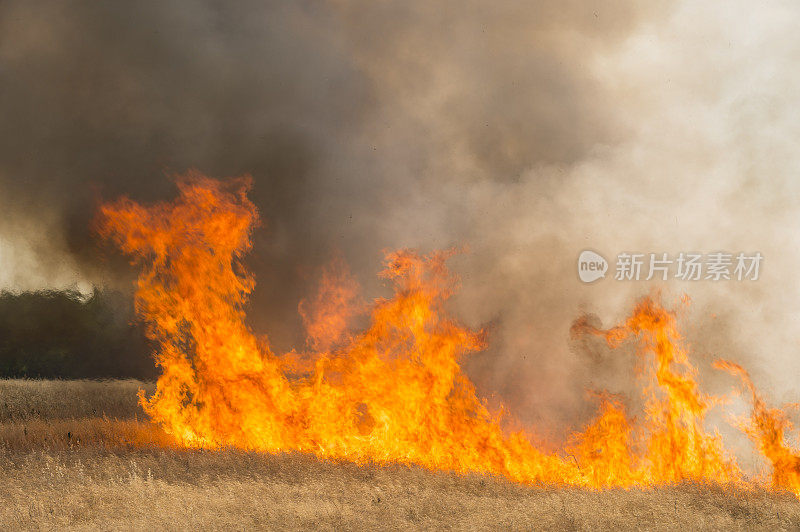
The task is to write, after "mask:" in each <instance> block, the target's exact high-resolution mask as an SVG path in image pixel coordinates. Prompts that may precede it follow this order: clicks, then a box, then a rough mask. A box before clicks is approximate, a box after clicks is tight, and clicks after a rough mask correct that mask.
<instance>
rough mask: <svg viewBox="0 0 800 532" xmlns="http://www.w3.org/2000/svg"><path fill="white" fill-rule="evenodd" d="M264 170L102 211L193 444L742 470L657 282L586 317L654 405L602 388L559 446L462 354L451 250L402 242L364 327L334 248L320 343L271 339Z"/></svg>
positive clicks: (161, 410)
mask: <svg viewBox="0 0 800 532" xmlns="http://www.w3.org/2000/svg"><path fill="white" fill-rule="evenodd" d="M250 185H251V184H250V181H249V180H248V179H236V180H231V181H228V182H219V181H215V180H212V179H209V178H206V177H204V176H202V175H199V174H197V173H190V174H189V175H187V176H184V177H183V178H181V179H179V181H178V189H179V193H180V194H179V197H178V198H177V199H176V200H174V201H173V202H167V203H159V204H156V205H153V206H150V207H145V206H141V205H139V204H137V203H135V202H133V201H131V200H129V199H126V198H123V199H120V200H117V201H115V202H113V203H110V204H106V205H103V206H101V208H100V213H99V215H98V223H97V228H98V231H99V233H100V234H101V235H102V236H103V237H105V238H108V239H111V240H112V241H113V242H115V243H116V245H118V246H119V248H120V249H121V250H122V251H123V252H124V253H126V254H128V255H130V256H131V257H132V259H133V261H134V262H135V263H137V264H139V265H140V266H141V268H142V273H141V274H140V276H139V279H138V287H137V292H136V308H137V312H138V313H139V315H140V316H141V317H142V318H143V319H144V320H145V322H146V323H147V324H148V334H149V335H150V336H151V337H152V338H153V339H155V340H157V341H158V343H159V346H160V348H159V351H158V352H157V353H156V360H157V363H158V365H159V366H160V368H161V371H162V374H161V377H160V378H159V379H158V383H157V390H156V392H155V394H154V395H153V396H151V397H149V398H147V397H144V396H143V395H141V397H140V401H141V402H142V405H143V407H144V408H145V410H146V411H147V413H148V414H149V415H150V416H151V418H152V420H153V421H154V422H156V423H158V424H160V425H161V426H162V427H163V428H164V429H165V431H166V432H167V433H169V434H170V435H172V437H174V438H175V439H176V441H177V442H178V443H179V444H181V445H185V446H188V447H202V448H208V449H216V448H223V447H237V448H242V449H250V450H257V451H264V452H279V451H300V452H308V453H313V454H315V455H317V456H320V457H328V458H338V459H347V460H352V461H355V462H366V461H371V462H377V463H388V462H401V463H413V464H419V465H421V466H424V467H427V468H431V469H442V470H451V471H457V472H469V471H472V472H480V473H488V474H495V475H503V476H505V477H507V478H509V479H512V480H514V481H519V482H525V483H547V484H560V485H571V486H580V487H587V488H594V489H599V488H604V487H612V486H621V487H630V486H637V485H641V486H647V485H654V484H658V483H669V482H676V481H681V480H693V481H713V482H739V481H742V479H743V474H742V472H741V471H740V469H739V467H738V466H737V464H736V462H735V460H734V459H733V458H732V457H731V456H729V455H728V453H727V452H726V451H725V449H724V448H723V445H722V441H721V439H720V437H719V435H717V434H715V433H709V432H707V431H706V430H705V428H704V416H705V413H706V411H707V410H708V408H709V405H711V404H713V402H714V401H713V398H710V397H706V396H705V395H703V394H702V393H701V392H700V391H699V390H698V385H697V382H696V381H695V373H696V371H695V369H694V367H693V366H692V365H691V364H690V362H689V359H688V355H687V351H686V349H685V347H684V346H683V344H682V339H681V337H680V334H679V332H678V329H677V326H676V317H675V314H674V313H673V312H671V311H668V310H666V309H664V308H662V307H661V306H660V305H659V304H658V303H657V302H656V301H655V300H654V299H651V298H645V299H643V300H642V301H641V302H640V303H639V304H638V305H637V307H636V308H635V310H634V312H633V314H632V315H631V316H630V317H629V318H628V320H627V321H626V322H625V323H624V324H623V325H622V326H620V327H616V328H613V329H610V330H607V331H603V330H597V329H593V328H591V327H589V326H586V325H584V326H583V327H582V328H581V329H582V332H583V333H589V334H597V335H602V336H603V337H605V339H606V340H607V341H608V343H609V345H611V346H612V347H615V346H617V345H620V344H621V343H623V342H625V341H628V340H633V341H636V342H637V345H638V346H639V353H640V357H641V362H642V364H641V366H642V368H643V371H642V375H640V378H641V379H643V380H644V383H645V385H644V386H643V394H644V396H645V397H644V398H645V405H646V406H645V410H644V416H643V420H642V421H641V422H640V423H636V422H635V420H634V419H632V418H631V417H629V415H628V414H627V413H626V410H625V407H624V404H623V401H622V400H620V398H617V397H614V396H611V395H608V394H601V395H600V411H599V413H598V415H597V417H596V418H595V420H594V421H593V422H591V423H590V425H589V426H588V427H586V428H585V429H583V430H582V431H581V432H578V433H576V434H574V435H573V436H572V437H571V438H570V439H569V441H568V442H567V444H566V446H565V447H564V448H563V450H562V451H561V452H546V451H544V450H542V449H541V448H539V447H537V446H536V445H535V444H534V442H533V439H532V438H531V437H530V436H529V435H528V434H526V433H525V432H523V431H516V432H514V431H507V430H505V429H504V425H503V423H502V419H501V416H500V414H498V413H494V412H491V411H490V410H489V409H488V407H487V405H486V403H485V402H484V401H482V400H481V399H479V397H478V396H477V394H476V391H475V387H474V385H473V384H472V382H471V381H470V380H469V378H468V377H467V376H466V374H465V373H464V372H463V370H462V367H461V362H462V360H463V358H464V357H465V356H468V355H469V354H470V353H472V352H475V351H478V350H480V349H482V348H483V347H484V345H485V342H486V338H485V334H484V333H483V332H482V331H474V330H470V329H469V328H466V327H464V326H462V325H460V324H459V323H457V322H456V321H455V320H454V319H452V318H450V317H448V315H447V313H446V312H445V310H444V303H445V302H446V301H447V299H448V297H450V296H451V295H452V293H453V292H454V290H455V288H456V281H455V278H454V277H453V276H452V275H451V274H450V273H449V272H448V270H447V267H446V260H447V258H448V257H449V255H450V252H436V253H432V254H430V255H419V254H417V253H415V252H413V251H409V250H400V251H396V252H391V253H388V254H387V256H386V267H385V269H384V270H383V271H382V272H381V276H382V277H383V278H385V279H387V280H388V281H390V282H391V284H392V285H393V287H394V293H393V295H392V297H390V298H386V299H379V300H376V301H375V302H374V304H373V305H372V307H371V310H370V315H369V323H368V325H367V327H366V328H365V329H364V330H362V331H359V332H352V331H350V330H349V323H350V317H351V316H352V315H353V314H354V313H356V312H357V311H358V310H359V309H360V308H362V307H363V305H362V304H361V303H360V300H359V298H358V290H357V285H356V284H355V282H354V281H353V280H352V279H350V277H349V275H348V274H347V271H346V267H345V266H344V264H343V262H341V261H339V262H337V263H336V264H334V267H333V268H331V269H330V270H329V271H328V272H326V274H325V275H324V276H323V283H322V289H321V291H320V295H319V296H318V297H317V298H316V299H314V300H313V301H311V302H304V303H302V304H301V306H300V309H299V310H300V313H301V315H302V317H303V321H304V323H305V324H306V328H307V331H308V336H309V340H308V342H307V347H308V351H304V352H294V351H293V352H291V353H288V354H284V355H278V354H275V353H273V352H272V350H271V349H270V346H269V344H268V342H267V340H266V339H264V338H258V337H256V336H255V335H254V334H253V332H252V331H251V330H250V329H249V328H248V327H247V325H246V324H245V313H244V307H245V304H246V302H247V298H248V295H249V294H250V292H251V291H252V289H253V287H254V284H255V281H254V279H253V276H252V275H251V274H250V273H249V272H248V271H247V270H246V268H245V267H244V266H243V264H242V258H243V256H244V254H245V253H246V252H247V251H248V250H249V249H250V247H251V239H250V235H251V231H252V230H253V228H254V227H255V226H256V225H257V224H258V213H257V210H256V208H255V206H254V205H253V203H252V202H250V200H249V199H248V198H247V192H248V190H249V188H250ZM731 367H732V366H731ZM742 374H743V373H742ZM743 375H746V374H743ZM746 382H747V383H748V384H749V380H746ZM753 397H754V403H755V405H756V407H755V408H756V411H757V414H754V416H756V419H757V420H758V424H757V427H758V430H757V431H756V432H753V433H754V434H755V433H758V434H766V433H769V434H768V437H769V438H771V439H770V440H769V441H770V443H769V444H766V443H764V444H762V445H761V449H762V451H763V452H764V454H765V455H766V456H767V457H769V458H770V459H771V460H772V461H773V463H774V464H776V466H775V467H776V477H775V478H776V486H781V487H789V488H790V489H792V490H794V491H795V493H798V478H800V477H799V476H798V458H797V455H796V454H792V453H791V452H790V451H788V450H787V449H786V448H785V447H783V444H782V431H783V429H784V428H785V426H786V422H785V421H783V420H782V419H783V418H780V416H777V415H776V414H775V413H774V412H773V411H770V410H766V409H765V407H763V403H761V402H760V399H757V396H756V394H755V392H753ZM762 440H763V438H762ZM779 467H780V471H781V472H780V473H779V472H778V471H779ZM784 469H788V470H789V472H788V473H787V472H785V471H784Z"/></svg>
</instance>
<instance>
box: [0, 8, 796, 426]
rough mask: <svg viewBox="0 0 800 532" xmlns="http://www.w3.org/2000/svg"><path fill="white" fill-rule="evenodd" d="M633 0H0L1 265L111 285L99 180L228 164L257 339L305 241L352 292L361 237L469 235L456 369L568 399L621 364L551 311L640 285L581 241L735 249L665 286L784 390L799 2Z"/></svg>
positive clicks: (517, 401) (757, 373)
mask: <svg viewBox="0 0 800 532" xmlns="http://www.w3.org/2000/svg"><path fill="white" fill-rule="evenodd" d="M643 5H644V3H643V2H634V1H630V2H613V3H612V2H596V3H592V4H587V3H586V2H583V1H574V2H565V1H563V0H558V1H556V0H548V1H546V2H531V3H520V2H513V1H508V2H503V1H499V2H477V1H464V0H459V1H455V0H454V1H444V2H436V3H429V2H408V1H400V0H397V1H386V2H351V1H347V0H337V1H330V2H304V1H299V2H293V3H278V2H237V3H232V4H225V7H224V9H223V8H221V7H220V4H218V3H215V2H184V3H181V2H170V3H168V4H167V3H164V2H155V1H153V2H104V3H90V2H66V3H63V2H58V3H57V2H53V3H49V4H46V3H45V4H42V3H36V4H35V5H34V4H32V3H30V2H24V1H13V0H6V1H4V2H2V3H0V117H2V119H0V209H2V211H0V212H2V215H0V264H1V265H2V269H0V287H3V288H7V289H15V290H20V289H32V288H38V287H44V286H47V287H65V286H73V285H79V286H82V287H85V286H90V284H91V283H95V284H105V285H113V286H127V285H126V283H127V282H128V281H129V280H130V276H131V275H132V272H131V271H130V270H129V269H127V267H125V263H124V262H122V261H120V260H119V258H118V257H116V258H115V257H113V256H109V252H108V250H104V249H99V248H98V246H97V244H96V242H95V241H94V239H93V237H92V235H91V233H90V231H89V229H88V224H89V221H90V220H91V218H92V216H93V212H94V209H95V206H96V204H97V202H98V201H100V200H102V199H112V198H114V197H116V196H118V195H120V194H128V195H130V196H131V197H133V198H135V199H137V200H141V201H153V200H156V199H166V198H169V197H170V196H171V195H172V194H174V187H173V186H172V183H171V180H170V179H169V178H168V177H167V176H168V175H169V174H171V173H175V172H182V171H185V170H186V169H188V168H191V167H194V168H197V169H199V170H200V171H202V172H204V173H207V174H208V175H211V176H214V177H225V176H233V175H240V174H243V173H249V174H251V175H252V176H253V178H254V180H255V189H254V192H253V199H254V201H255V202H256V204H257V205H258V207H259V209H260V211H261V215H262V218H263V219H264V222H265V225H264V227H262V228H260V229H259V230H258V231H257V233H256V236H255V249H254V253H253V255H252V257H251V258H250V261H249V264H250V266H251V267H252V268H253V270H254V271H255V273H256V275H257V280H258V287H257V289H256V293H255V294H254V297H253V301H252V305H251V312H250V317H251V322H252V324H253V326H254V328H256V329H257V330H258V332H266V333H269V334H270V336H271V337H272V339H273V341H274V342H276V343H277V344H278V346H279V347H280V348H288V347H290V346H291V344H292V343H293V342H294V341H296V340H297V337H298V336H297V331H298V326H299V320H298V318H297V317H296V308H297V303H298V301H299V300H300V299H301V298H302V297H303V296H304V295H306V294H307V290H308V287H309V285H310V283H311V281H313V279H314V275H315V273H316V272H317V271H318V268H319V267H320V266H321V265H323V264H324V263H325V262H326V261H327V260H329V258H330V256H331V254H332V253H335V252H337V251H341V252H342V254H343V255H344V257H345V258H346V260H347V261H348V262H349V263H350V264H351V267H352V269H353V271H354V272H355V274H356V276H357V277H358V279H359V280H360V281H361V282H362V284H363V285H364V286H365V291H366V295H367V297H376V296H378V295H383V294H385V291H382V290H381V285H380V283H379V282H378V281H377V280H376V279H375V276H374V274H375V273H376V272H377V271H378V269H379V267H380V261H381V259H382V250H384V249H389V248H397V247H402V246H409V247H414V248H419V249H421V250H423V251H427V250H431V249H435V248H442V247H448V246H453V245H456V246H462V245H468V246H469V253H467V254H465V255H462V256H459V257H457V258H455V259H454V260H453V261H452V265H453V269H454V270H455V271H456V272H457V273H458V274H459V275H460V276H461V279H462V291H461V293H460V294H459V295H458V296H457V297H456V298H455V299H454V300H453V310H454V312H456V314H457V315H458V316H459V317H460V319H462V320H464V321H466V322H467V323H469V324H471V325H474V326H479V325H483V324H490V326H491V331H492V333H491V338H490V341H491V346H490V348H489V349H488V350H487V351H486V352H485V353H482V354H479V355H476V356H475V357H474V358H473V359H472V360H470V361H469V362H468V363H467V368H468V371H469V372H470V374H471V375H472V376H473V377H474V379H475V380H476V382H477V384H478V386H479V389H480V390H481V392H482V393H484V394H497V396H499V397H501V398H503V399H504V400H505V401H506V402H508V403H509V404H510V405H511V406H512V408H513V409H514V411H515V412H517V413H518V414H519V416H520V417H521V418H522V419H523V421H526V422H533V421H536V420H539V419H554V420H561V419H570V420H574V419H575V418H576V416H581V415H584V412H585V401H584V399H585V397H584V395H583V390H584V389H586V388H594V387H610V388H612V389H617V388H618V389H625V384H623V383H620V382H618V378H617V376H615V375H614V374H613V371H609V370H608V368H615V367H616V365H617V364H618V363H619V362H618V361H614V360H609V359H607V358H602V359H601V360H600V361H599V362H598V360H596V359H591V357H589V358H587V355H586V353H584V352H582V351H581V349H578V348H576V347H575V346H571V345H570V342H569V340H568V333H569V326H570V323H571V322H572V320H573V319H575V318H576V317H577V316H579V315H580V314H581V313H584V312H589V313H593V314H595V315H596V316H597V319H598V320H600V321H601V322H602V323H603V324H604V325H613V324H614V323H616V322H617V321H618V320H620V319H622V318H623V317H624V316H625V315H626V314H627V313H628V312H629V311H630V309H631V307H632V305H633V303H634V301H635V298H636V297H637V296H640V295H642V294H646V293H649V292H650V291H651V290H652V289H654V288H655V287H656V283H654V282H638V283H636V282H621V281H614V280H612V279H611V275H609V278H607V279H605V280H602V281H598V282H597V283H595V284H592V285H584V284H582V283H581V282H580V281H579V280H578V278H577V275H576V271H575V268H576V266H575V263H576V260H577V257H578V254H579V253H580V251H581V250H583V249H586V248H591V249H595V250H597V251H599V252H601V253H603V254H604V255H605V256H606V258H609V259H611V260H613V259H614V257H615V256H616V254H617V253H619V252H621V251H638V252H643V253H648V252H659V253H660V252H669V253H672V254H677V253H679V252H681V251H684V252H689V251H700V252H713V251H729V252H734V253H735V252H740V251H744V252H754V251H760V252H761V253H762V254H763V255H764V257H765V259H764V263H763V265H762V272H761V278H760V279H759V280H758V281H756V282H750V283H748V282H735V281H728V282H720V283H712V282H710V281H700V282H695V283H690V282H670V283H667V286H665V287H664V289H665V295H664V299H665V300H666V301H674V300H675V299H676V298H677V297H678V296H679V295H680V294H681V293H684V292H685V293H688V294H689V295H690V296H691V297H692V298H693V301H694V303H693V305H692V309H691V311H690V315H689V316H687V319H686V327H687V336H688V339H689V340H690V341H691V342H692V344H693V345H694V346H695V348H696V351H697V356H698V359H699V364H700V365H701V368H705V367H707V365H708V362H709V361H710V360H712V359H713V358H714V357H716V356H727V357H730V358H732V359H734V360H739V361H742V362H744V363H745V365H747V366H748V367H749V368H750V369H751V370H753V373H754V377H755V380H756V383H757V384H759V385H761V386H762V387H764V388H766V389H767V390H769V391H770V393H771V397H772V398H774V399H776V400H779V401H781V400H797V399H798V392H797V390H796V376H797V375H798V374H799V373H800V357H797V356H796V355H795V352H796V349H797V348H798V347H800V327H798V326H797V325H796V323H797V321H798V320H797V316H798V312H800V308H798V307H800V297H799V296H800V281H799V280H798V275H797V272H796V270H797V267H798V265H800V256H798V250H800V246H799V245H798V244H799V242H798V239H800V231H798V228H800V209H799V208H798V202H800V180H798V179H797V175H798V170H800V155H798V153H799V152H798V150H797V146H798V140H800V120H799V119H800V116H798V115H799V114H800V106H799V105H798V103H800V102H798V101H797V100H798V99H800V71H799V70H798V69H797V64H798V62H797V61H798V59H800V39H798V37H797V27H798V23H800V4H797V3H796V2H793V1H783V2H781V1H770V2H755V1H747V2H745V1H740V2H735V1H734V2H732V1H725V2H723V1H709V2H677V3H669V2H648V3H647V7H646V8H644V7H642V6H643ZM612 268H613V264H612ZM612 273H613V272H612ZM603 356H604V357H608V356H611V355H608V354H605V355H603ZM603 368H605V370H604V369H603ZM706 374H707V375H708V376H707V377H706V378H707V379H708V380H709V385H711V386H719V387H721V388H720V389H727V387H728V386H729V384H730V383H731V379H730V378H728V377H714V376H713V375H712V374H711V373H707V372H705V369H703V373H702V375H706ZM718 381H719V382H718ZM565 390H567V391H566V392H565Z"/></svg>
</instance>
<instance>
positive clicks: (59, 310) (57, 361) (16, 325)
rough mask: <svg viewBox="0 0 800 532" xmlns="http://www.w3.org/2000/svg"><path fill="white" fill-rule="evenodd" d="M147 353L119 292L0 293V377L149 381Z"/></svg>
mask: <svg viewBox="0 0 800 532" xmlns="http://www.w3.org/2000/svg"><path fill="white" fill-rule="evenodd" d="M152 350H153V345H152V343H151V342H150V341H148V340H147V338H146V337H145V334H144V328H143V326H142V325H141V324H140V323H139V322H137V321H136V319H135V315H134V312H133V303H132V302H131V300H130V298H127V297H125V296H123V295H122V294H120V293H119V292H113V291H107V290H95V291H94V292H93V293H92V294H91V295H89V296H88V297H87V296H86V295H83V294H81V293H79V292H77V291H73V290H65V291H53V290H48V291H37V292H22V293H12V292H2V293H0V377H29V378H115V377H117V378H120V377H133V378H139V379H152V378H154V377H155V376H156V374H157V372H156V368H155V365H154V362H153V358H152V355H151V353H152Z"/></svg>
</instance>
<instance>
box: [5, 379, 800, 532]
mask: <svg viewBox="0 0 800 532" xmlns="http://www.w3.org/2000/svg"><path fill="white" fill-rule="evenodd" d="M137 388H138V385H137V386H134V385H132V383H130V382H124V383H120V384H119V386H118V387H117V386H115V385H114V383H89V382H80V383H76V382H49V383H32V382H15V381H0V403H2V402H5V404H6V407H5V408H6V410H5V411H4V412H13V415H6V416H5V417H4V418H2V421H0V479H2V483H0V528H4V529H5V528H9V529H34V528H35V529H40V528H46V529H48V528H49V529H55V528H57V529H62V528H71V529H87V530H96V529H176V530H187V529H200V528H202V529H239V530H244V529H254V528H280V529H397V528H402V529H405V528H417V529H419V528H424V529H430V528H453V529H496V528H510V529H532V528H536V529H554V530H582V529H634V528H635V529H653V530H669V529H677V528H685V529H692V530H693V529H717V530H732V529H733V530H752V529H762V530H781V529H782V530H797V529H800V503H798V501H797V500H796V499H795V498H794V497H792V496H791V495H789V494H775V493H771V492H768V491H765V490H743V489H733V488H724V487H720V486H713V485H712V486H705V485H691V484H684V485H679V486H673V487H664V488H659V489H655V490H632V491H624V490H611V491H605V492H590V491H582V490H576V489H561V488H548V487H538V488H535V487H526V486H521V485H516V484H512V483H509V482H506V481H504V480H502V479H496V478H487V477H481V476H478V475H467V476H463V475H455V474H449V473H435V472H430V471H425V470H422V469H420V468H417V467H405V466H400V465H395V466H390V467H378V466H374V465H365V466H357V465H355V464H350V463H339V462H331V461H319V460H317V459H315V458H314V457H311V456H306V455H299V454H282V455H277V456H272V455H263V454H256V453H245V452H240V451H222V452H210V451H190V450H182V449H176V448H172V447H170V445H169V439H168V438H167V437H166V436H165V435H164V434H163V433H161V431H159V430H158V429H157V428H155V427H153V426H151V425H150V424H148V423H146V422H143V421H141V416H140V414H139V413H138V412H137V409H136V407H135V394H136V389H137ZM6 390H12V391H13V394H8V393H6ZM20 390H22V392H21V391H20ZM67 390H69V391H71V393H67ZM25 391H29V392H30V393H33V394H38V393H40V391H44V392H45V393H43V396H42V397H25V393H24V392H25ZM12 397H13V398H14V399H13V400H11V399H10V398H12ZM71 397H77V398H78V401H77V402H76V403H75V404H69V403H70V401H71ZM128 399H130V401H131V402H132V405H134V406H131V405H129V406H128V407H127V410H126V409H125V408H123V407H122V405H125V404H128V403H126V402H125V401H127V400H128ZM25 404H27V405H34V406H33V407H32V408H34V409H35V412H34V411H33V409H32V410H31V411H27V412H26V411H25V409H24V408H23V407H22V406H21V405H25ZM47 405H52V409H53V410H52V416H51V415H50V411H49V410H48V406H47ZM109 411H113V412H116V413H117V414H118V415H117V416H116V419H115V418H114V417H111V416H109V415H108V412H109ZM91 412H95V413H98V412H106V418H105V419H103V418H97V417H86V413H91ZM137 416H139V420H138V421H137V420H136V417H137Z"/></svg>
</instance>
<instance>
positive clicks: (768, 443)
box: [714, 360, 800, 498]
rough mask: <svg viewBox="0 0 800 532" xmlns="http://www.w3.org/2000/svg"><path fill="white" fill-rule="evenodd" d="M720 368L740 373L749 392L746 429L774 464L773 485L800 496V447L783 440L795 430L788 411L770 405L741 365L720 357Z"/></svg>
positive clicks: (759, 448)
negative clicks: (750, 411) (749, 407)
mask: <svg viewBox="0 0 800 532" xmlns="http://www.w3.org/2000/svg"><path fill="white" fill-rule="evenodd" d="M714 366H715V367H717V368H718V369H721V370H724V371H727V372H729V373H731V374H732V375H738V376H739V377H740V378H741V379H742V384H744V386H745V388H747V390H748V391H749V392H750V398H751V400H752V402H753V411H752V413H751V420H750V424H749V425H747V426H745V427H744V429H745V432H746V433H747V435H748V436H750V438H751V439H752V440H753V441H754V442H755V443H756V445H757V446H758V450H759V451H760V452H761V454H763V455H764V456H766V457H767V459H768V460H769V461H770V463H771V464H772V485H773V487H774V488H777V489H787V490H789V491H791V492H793V493H794V494H795V495H796V496H797V497H798V498H800V450H797V449H792V448H791V447H789V446H788V445H786V443H785V442H784V434H785V433H786V432H787V431H791V430H792V423H791V422H790V421H789V419H788V417H787V415H786V412H784V411H783V410H781V409H778V408H769V407H768V406H767V405H766V403H765V402H764V400H763V399H762V398H761V396H760V395H759V394H758V391H757V390H756V388H755V385H753V381H752V380H751V379H750V375H749V374H748V373H747V371H745V369H744V368H743V367H742V366H740V365H739V364H734V363H733V362H728V361H727V360H718V361H716V362H715V363H714Z"/></svg>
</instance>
